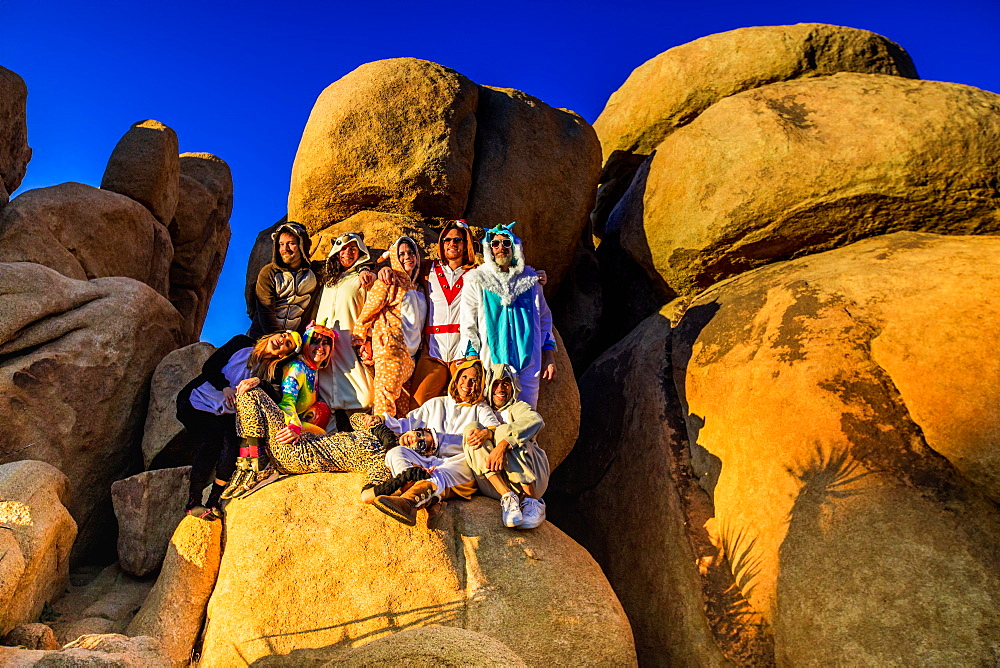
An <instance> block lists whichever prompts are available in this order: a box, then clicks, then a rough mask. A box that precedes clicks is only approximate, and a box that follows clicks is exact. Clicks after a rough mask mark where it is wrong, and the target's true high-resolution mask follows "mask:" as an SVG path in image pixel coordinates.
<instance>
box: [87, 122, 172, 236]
mask: <svg viewBox="0 0 1000 668" xmlns="http://www.w3.org/2000/svg"><path fill="white" fill-rule="evenodd" d="M179 175H180V160H179V158H178V156H177V133H176V132H174V131H173V130H172V129H170V128H169V127H167V126H166V125H164V124H163V123H160V122H159V121H154V120H145V121H139V122H138V123H134V124H133V125H132V127H131V128H129V131H128V132H126V133H125V134H124V135H123V136H122V138H121V139H120V140H118V145H117V146H115V149H114V150H113V151H112V152H111V157H110V158H108V166H107V167H106V168H105V169H104V177H103V178H102V179H101V188H103V189H104V190H110V191H113V192H116V193H120V194H122V195H125V196H126V197H129V198H131V199H134V200H135V201H136V202H139V203H140V204H142V205H143V206H144V207H146V208H147V209H149V211H150V213H152V214H153V216H155V217H156V219H157V220H158V221H160V222H161V223H162V224H163V225H169V224H170V220H171V219H172V218H173V217H174V211H175V210H176V208H177V199H178V196H179V193H178V177H179Z"/></svg>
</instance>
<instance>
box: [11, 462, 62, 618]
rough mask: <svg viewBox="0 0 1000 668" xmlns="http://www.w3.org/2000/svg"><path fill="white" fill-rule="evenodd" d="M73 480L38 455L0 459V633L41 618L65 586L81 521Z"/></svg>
mask: <svg viewBox="0 0 1000 668" xmlns="http://www.w3.org/2000/svg"><path fill="white" fill-rule="evenodd" d="M68 489H69V481H68V480H67V479H66V476H65V475H63V474H62V473H61V472H60V471H59V470H58V469H57V468H55V467H54V466H51V465H50V464H46V463H45V462H38V461H20V462H13V463H11V464H3V465H0V528H2V530H0V635H2V634H5V633H7V632H8V631H10V630H11V629H13V628H14V627H16V626H20V625H21V624H27V623H30V622H34V621H37V620H38V616H39V614H41V612H42V608H43V607H44V606H45V604H46V603H49V602H51V601H52V600H53V599H55V598H56V597H58V596H59V595H60V594H62V592H63V588H64V587H65V586H66V581H67V578H68V577H69V553H70V548H71V547H72V546H73V539H74V538H76V522H74V521H73V518H72V517H70V514H69V511H68V510H66V507H65V506H64V505H63V504H64V502H65V501H66V497H67V492H68Z"/></svg>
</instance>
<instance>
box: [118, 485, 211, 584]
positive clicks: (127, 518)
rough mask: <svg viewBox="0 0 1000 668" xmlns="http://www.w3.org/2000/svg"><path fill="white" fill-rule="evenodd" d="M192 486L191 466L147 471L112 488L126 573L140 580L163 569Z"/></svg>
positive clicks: (119, 541)
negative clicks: (161, 565)
mask: <svg viewBox="0 0 1000 668" xmlns="http://www.w3.org/2000/svg"><path fill="white" fill-rule="evenodd" d="M190 483H191V467H190V466H178V467H176V468H169V469H156V470H155V471H145V472H143V473H138V474H136V475H134V476H130V477H128V478H124V479H123V480H118V481H116V482H114V483H113V484H112V485H111V502H112V503H113V504H114V508H115V516H116V517H117V518H118V563H119V564H120V565H121V568H122V570H123V571H125V572H126V573H131V574H132V575H136V576H139V577H141V576H143V575H149V574H150V573H152V572H153V571H155V570H156V569H158V568H159V567H160V564H162V563H163V557H164V556H166V554H167V546H168V545H169V544H170V537H171V536H172V535H173V534H174V530H175V529H176V528H177V525H178V524H179V523H180V521H181V519H182V518H183V517H184V503H185V502H186V501H187V498H188V486H189V485H190Z"/></svg>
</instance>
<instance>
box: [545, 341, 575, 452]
mask: <svg viewBox="0 0 1000 668" xmlns="http://www.w3.org/2000/svg"><path fill="white" fill-rule="evenodd" d="M552 335H553V336H555V339H556V354H555V356H556V377H555V380H553V381H552V382H549V381H545V380H543V381H541V384H540V386H539V390H538V413H539V414H540V415H541V416H542V418H543V419H544V420H545V428H544V429H543V430H542V431H541V432H540V433H539V434H538V445H539V446H540V447H541V448H542V450H545V454H546V455H548V458H549V466H550V467H552V468H553V469H555V468H556V467H557V466H559V464H561V463H562V461H563V460H564V459H566V455H568V454H569V453H570V451H571V450H572V449H573V444H574V443H576V438H577V436H579V435H580V390H579V388H578V387H577V385H576V376H575V375H574V373H573V364H572V362H570V359H569V353H568V352H567V350H566V344H565V342H564V341H563V338H562V337H561V336H560V335H559V332H558V331H556V329H555V328H553V329H552Z"/></svg>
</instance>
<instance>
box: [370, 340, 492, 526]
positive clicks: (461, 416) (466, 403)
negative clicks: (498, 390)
mask: <svg viewBox="0 0 1000 668" xmlns="http://www.w3.org/2000/svg"><path fill="white" fill-rule="evenodd" d="M483 383H484V378H483V366H482V364H481V363H480V362H479V360H469V361H467V362H463V363H462V364H461V365H459V367H458V369H457V370H456V372H455V377H454V379H452V381H451V383H450V384H449V386H448V394H447V395H445V396H443V397H434V398H432V399H429V400H428V401H427V402H426V403H425V404H424V405H423V406H421V407H420V408H417V409H415V410H412V411H410V413H409V414H408V415H407V416H406V417H404V418H400V419H396V418H393V417H392V416H390V415H370V416H366V417H365V419H364V424H366V425H375V424H385V425H386V426H387V427H389V428H390V429H391V430H392V431H394V432H395V433H397V434H404V433H412V434H413V435H412V436H405V437H404V436H400V447H398V448H394V449H392V450H390V451H389V453H388V454H387V455H386V458H385V463H386V465H388V467H389V469H390V470H391V471H392V473H393V475H403V474H404V472H405V471H407V470H408V469H410V468H413V467H417V468H419V469H422V470H425V471H427V472H428V473H429V474H430V475H429V479H428V480H425V481H421V482H420V483H418V484H415V485H414V486H413V487H412V488H410V490H408V491H407V492H405V493H404V494H402V495H400V496H389V495H382V496H379V497H378V498H377V499H375V507H376V508H378V509H379V510H381V511H382V512H384V513H386V514H387V515H389V516H390V517H393V518H394V519H397V520H399V521H400V522H402V523H404V524H407V525H409V526H413V525H414V524H415V523H416V516H417V510H418V508H421V507H424V506H431V505H434V504H435V503H436V502H437V501H440V500H443V499H446V498H448V497H450V496H452V495H457V496H461V497H463V498H466V499H468V498H471V497H472V495H473V494H475V493H476V490H477V486H476V482H475V475H474V473H473V471H472V469H471V468H469V464H468V463H467V462H466V458H465V452H464V451H463V449H462V448H463V446H462V429H463V428H464V427H465V426H466V425H468V424H470V423H478V424H482V425H485V426H486V427H498V426H500V420H499V419H498V418H497V416H496V415H495V414H494V412H493V410H492V409H491V408H490V406H489V405H488V404H487V403H486V402H484V401H483ZM484 431H486V430H484ZM483 440H485V437H484V436H483V435H482V434H477V435H474V436H473V443H474V444H475V445H479V444H481V443H482V441H483ZM436 510H440V507H438V508H437V509H436Z"/></svg>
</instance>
